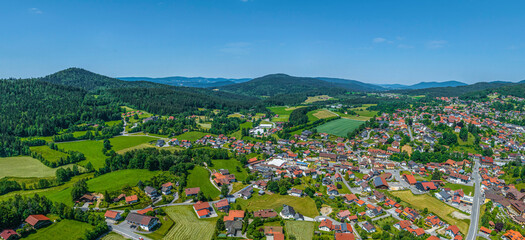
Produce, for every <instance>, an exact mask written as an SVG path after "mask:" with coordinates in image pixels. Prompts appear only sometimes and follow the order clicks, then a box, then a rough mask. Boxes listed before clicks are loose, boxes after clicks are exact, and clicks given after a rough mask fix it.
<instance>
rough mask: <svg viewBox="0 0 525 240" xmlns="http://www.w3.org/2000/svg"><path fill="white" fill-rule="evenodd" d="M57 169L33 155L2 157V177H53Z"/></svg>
mask: <svg viewBox="0 0 525 240" xmlns="http://www.w3.org/2000/svg"><path fill="white" fill-rule="evenodd" d="M55 171H56V169H54V168H50V167H48V166H46V165H44V164H42V163H41V162H40V161H38V160H37V159H34V158H32V157H6V158H0V178H3V177H8V176H9V177H52V176H55Z"/></svg>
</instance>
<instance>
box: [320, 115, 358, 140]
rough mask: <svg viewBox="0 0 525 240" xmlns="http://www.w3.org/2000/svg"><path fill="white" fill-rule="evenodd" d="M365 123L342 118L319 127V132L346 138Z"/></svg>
mask: <svg viewBox="0 0 525 240" xmlns="http://www.w3.org/2000/svg"><path fill="white" fill-rule="evenodd" d="M363 123H364V122H363V121H357V120H351V119H346V118H341V119H337V120H333V121H330V122H327V123H325V124H323V125H321V126H319V127H317V128H316V129H317V132H322V133H328V134H332V135H336V136H340V137H345V136H346V135H347V134H348V133H349V132H351V131H353V130H354V129H356V128H358V127H359V125H361V124H363Z"/></svg>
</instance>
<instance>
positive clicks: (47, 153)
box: [29, 145, 68, 162]
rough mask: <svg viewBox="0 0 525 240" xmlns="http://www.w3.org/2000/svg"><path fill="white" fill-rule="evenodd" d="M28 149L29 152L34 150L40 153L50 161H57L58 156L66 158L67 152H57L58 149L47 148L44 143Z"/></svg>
mask: <svg viewBox="0 0 525 240" xmlns="http://www.w3.org/2000/svg"><path fill="white" fill-rule="evenodd" d="M29 149H31V152H36V153H38V154H40V155H42V157H43V158H44V159H46V160H48V161H50V162H58V160H60V158H62V159H66V158H67V156H68V154H67V153H63V152H59V151H56V150H53V149H51V148H49V147H48V146H47V145H44V146H37V147H30V148H29Z"/></svg>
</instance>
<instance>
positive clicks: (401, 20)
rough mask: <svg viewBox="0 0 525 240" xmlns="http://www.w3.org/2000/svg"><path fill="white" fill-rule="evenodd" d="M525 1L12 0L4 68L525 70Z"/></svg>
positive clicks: (39, 72) (513, 75) (486, 75)
mask: <svg viewBox="0 0 525 240" xmlns="http://www.w3.org/2000/svg"><path fill="white" fill-rule="evenodd" d="M524 9H525V2H524V1H430V0H428V1H427V0H417V1H391V0H385V1H371V0H362V1H349V0H346V1H335V0H323V1H305V0H303V1H292V0H210V1H200V0H187V1H159V2H155V1H133V0H122V1H118V0H114V1H104V0H100V1H72V0H67V1H65V0H64V1H58V0H55V1H23V0H13V1H2V2H1V3H0V31H1V35H0V77H1V78H5V77H31V76H43V75H47V74H50V73H53V72H56V71H58V70H61V69H64V68H68V67H81V68H85V69H88V70H91V71H93V72H97V73H101V74H104V75H108V76H113V77H117V76H118V77H122V76H151V77H161V76H174V75H177V76H204V77H258V76H262V75H265V74H270V73H287V74H291V75H297V76H327V77H341V78H348V79H356V80H360V81H364V82H371V83H415V82H419V81H446V80H458V81H464V82H467V83H471V82H478V81H492V80H509V81H517V80H523V79H525V14H524Z"/></svg>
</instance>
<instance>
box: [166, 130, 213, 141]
mask: <svg viewBox="0 0 525 240" xmlns="http://www.w3.org/2000/svg"><path fill="white" fill-rule="evenodd" d="M208 134H209V133H203V132H185V133H183V134H181V135H179V136H176V137H175V138H177V139H179V140H190V141H192V142H193V141H196V140H199V139H201V138H202V137H204V136H206V135H208ZM211 135H213V134H211Z"/></svg>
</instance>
